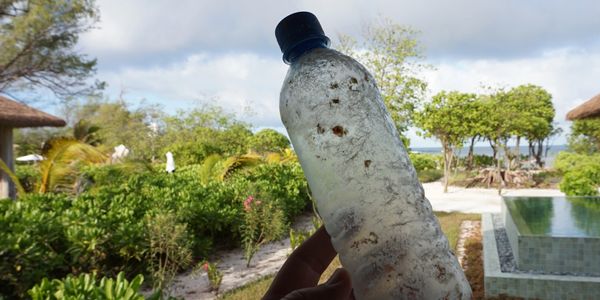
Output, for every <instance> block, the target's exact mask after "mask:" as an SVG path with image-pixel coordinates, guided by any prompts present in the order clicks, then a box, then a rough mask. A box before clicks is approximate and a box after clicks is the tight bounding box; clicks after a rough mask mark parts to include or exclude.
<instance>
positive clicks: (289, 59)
mask: <svg viewBox="0 0 600 300" xmlns="http://www.w3.org/2000/svg"><path fill="white" fill-rule="evenodd" d="M328 46H329V41H328V40H324V39H321V38H316V39H310V40H306V41H303V42H301V43H300V44H298V45H296V46H295V47H294V48H293V49H292V50H290V51H289V52H288V53H287V54H286V56H285V57H284V61H285V62H286V63H287V64H290V65H291V64H293V63H295V62H296V61H298V59H299V58H300V57H301V56H302V55H304V54H305V53H308V52H310V51H312V50H313V49H317V48H328Z"/></svg>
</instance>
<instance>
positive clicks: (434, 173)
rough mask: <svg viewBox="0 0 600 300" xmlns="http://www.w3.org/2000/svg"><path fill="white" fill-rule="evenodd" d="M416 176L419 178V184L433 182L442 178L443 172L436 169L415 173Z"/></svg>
mask: <svg viewBox="0 0 600 300" xmlns="http://www.w3.org/2000/svg"><path fill="white" fill-rule="evenodd" d="M417 176H419V181H420V182H421V183H427V182H434V181H438V180H440V178H442V177H444V172H443V171H442V170H437V169H428V170H422V171H417Z"/></svg>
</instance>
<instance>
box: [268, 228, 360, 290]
mask: <svg viewBox="0 0 600 300" xmlns="http://www.w3.org/2000/svg"><path fill="white" fill-rule="evenodd" d="M336 255H337V252H336V251H335V249H333V245H331V240H330V237H329V234H327V231H325V227H323V226H321V228H319V230H317V231H316V232H315V233H314V234H313V235H312V236H311V237H310V238H308V239H307V240H306V241H304V243H302V245H300V247H298V248H297V249H296V250H294V252H292V254H291V255H290V257H288V259H287V260H286V262H285V263H284V264H283V266H282V267H281V269H280V270H279V272H278V273H277V276H275V279H274V280H273V282H272V283H271V287H269V290H268V291H267V293H266V294H265V295H264V297H263V300H275V299H277V300H279V299H283V300H301V299H314V300H319V299H328V300H346V299H354V295H353V293H352V282H351V280H350V274H349V273H348V271H346V269H344V268H340V269H337V270H336V271H335V272H334V273H333V275H331V277H330V278H329V280H327V282H325V283H323V284H321V285H317V284H318V283H319V278H321V274H323V271H325V269H327V266H329V264H330V263H331V261H332V260H333V258H334V257H335V256H336Z"/></svg>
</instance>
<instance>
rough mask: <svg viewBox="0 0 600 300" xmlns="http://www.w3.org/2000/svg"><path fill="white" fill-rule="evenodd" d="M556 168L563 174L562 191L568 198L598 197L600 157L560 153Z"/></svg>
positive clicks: (555, 163)
mask: <svg viewBox="0 0 600 300" xmlns="http://www.w3.org/2000/svg"><path fill="white" fill-rule="evenodd" d="M554 167H555V168H556V169H557V170H558V171H559V172H561V173H562V174H563V178H562V181H561V182H560V185H559V187H560V190H561V191H562V192H564V193H565V194H566V195H567V196H595V195H598V185H599V184H600V155H586V154H577V153H569V152H564V151H563V152H560V153H559V154H558V155H557V157H556V160H555V161H554Z"/></svg>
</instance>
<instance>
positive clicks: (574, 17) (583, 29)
mask: <svg viewBox="0 0 600 300" xmlns="http://www.w3.org/2000/svg"><path fill="white" fill-rule="evenodd" d="M98 6H99V8H100V12H101V22H100V24H98V27H99V28H98V29H96V30H93V31H92V32H90V33H88V34H86V35H84V36H83V37H82V43H81V45H82V46H83V48H84V51H85V52H87V53H90V54H92V55H94V56H97V57H99V58H100V60H101V62H102V60H107V61H109V60H111V59H115V57H121V61H124V57H126V58H129V59H135V58H136V57H140V56H141V57H145V56H149V55H159V56H160V55H161V54H162V55H165V54H169V55H173V54H182V53H183V54H184V55H189V53H194V52H213V51H223V50H227V51H240V52H260V53H263V54H265V53H269V55H277V54H278V49H277V45H276V42H275V38H274V33H273V32H274V29H275V26H276V24H277V23H278V22H279V20H281V19H282V18H283V17H285V16H286V15H288V14H290V13H292V12H296V11H300V10H308V11H311V12H314V13H315V14H316V15H317V17H319V19H320V21H321V23H322V24H323V27H324V29H325V32H326V33H327V34H329V35H330V36H331V37H332V38H335V36H336V34H337V33H345V34H350V35H355V36H356V35H358V34H360V30H361V27H362V25H364V24H365V23H369V22H372V21H373V20H376V19H377V18H378V17H379V16H384V17H388V18H391V19H393V20H394V21H396V22H398V23H400V24H404V25H410V26H412V27H414V28H415V29H417V30H420V31H421V32H422V41H423V44H424V46H425V48H426V49H428V51H429V53H430V55H431V56H435V57H443V56H447V57H494V56H511V57H515V56H522V55H524V54H525V55H531V54H537V53H540V52H541V51H542V50H543V49H546V48H554V47H564V46H569V45H576V46H581V45H585V44H588V43H596V44H597V43H599V42H600V40H599V39H598V35H597V28H598V27H600V18H597V12H598V10H599V9H600V2H598V1H593V0H581V1H572V2H569V3H566V2H564V1H560V0H534V1H521V0H506V1H479V0H455V1H444V0H404V1H394V0H371V1H360V0H330V1H329V0H328V1H323V0H302V1H290V0H288V1H281V0H257V1H234V0H222V1H210V0H201V1H198V0H180V1H175V2H174V1H167V0H153V1H145V0H128V1H120V0H99V1H98ZM154 58H155V59H157V58H156V57H154Z"/></svg>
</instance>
